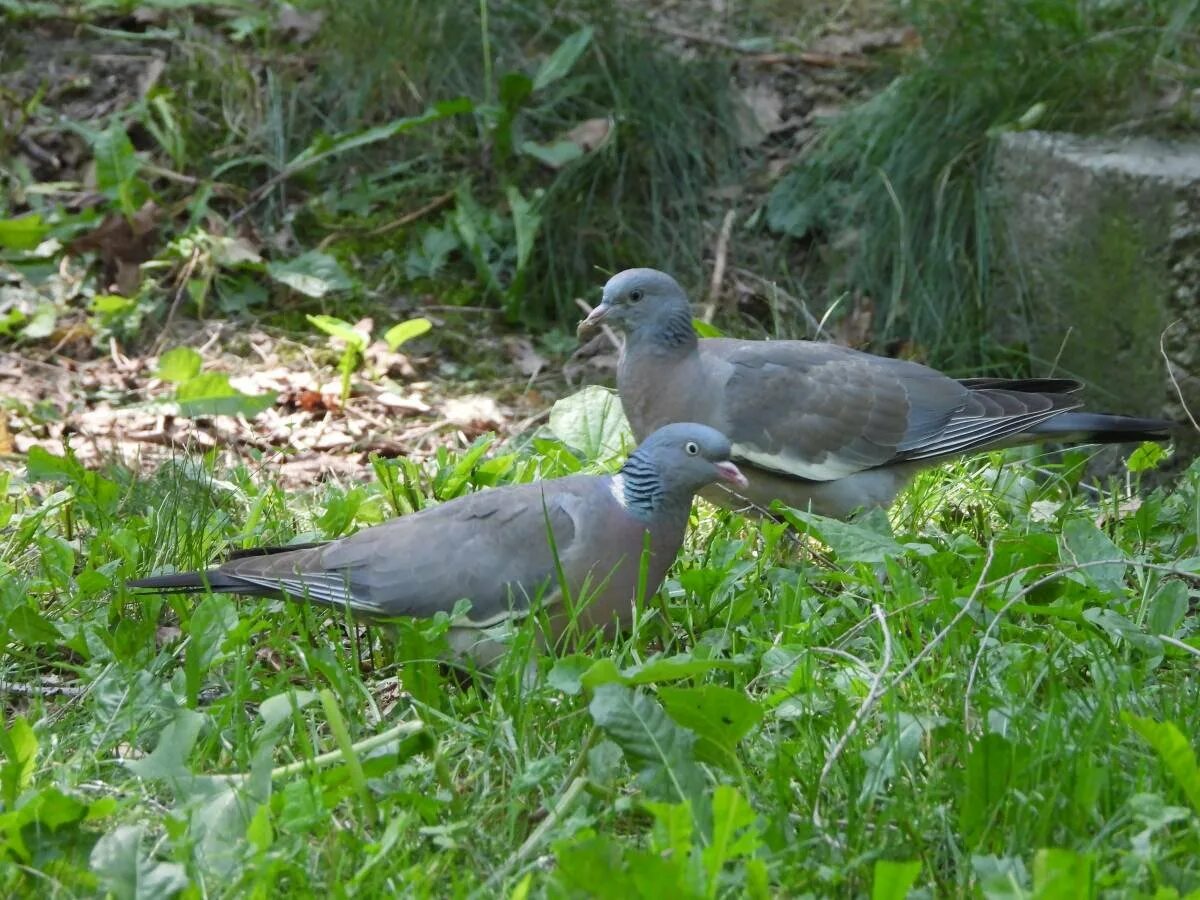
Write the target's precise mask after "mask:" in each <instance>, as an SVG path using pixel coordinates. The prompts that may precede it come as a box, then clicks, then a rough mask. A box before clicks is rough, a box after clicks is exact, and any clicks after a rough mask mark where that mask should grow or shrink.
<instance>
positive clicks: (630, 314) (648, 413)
mask: <svg viewBox="0 0 1200 900" xmlns="http://www.w3.org/2000/svg"><path fill="white" fill-rule="evenodd" d="M601 323H604V324H606V325H610V326H612V327H613V328H615V329H617V330H618V331H621V332H624V334H625V347H624V349H623V351H622V354H621V360H620V364H619V366H618V369H617V389H618V391H619V393H620V396H621V404H622V406H624V408H625V415H626V416H627V417H628V419H629V423H630V425H631V426H632V427H633V432H634V434H635V435H636V436H637V437H639V438H641V437H644V436H645V435H647V434H649V433H651V432H652V431H654V429H656V428H660V427H662V426H663V425H666V424H667V423H669V422H679V421H688V422H703V423H705V424H706V425H711V426H712V427H713V428H716V429H717V430H718V431H720V432H721V433H723V434H725V435H727V436H728V437H729V439H730V441H731V442H732V444H733V459H734V460H735V461H736V462H737V463H738V464H739V465H740V466H741V467H742V470H743V471H744V473H745V475H746V477H747V478H748V479H749V487H747V488H741V489H739V490H737V491H736V493H737V494H738V495H739V496H740V497H741V498H742V499H743V501H746V500H748V501H750V503H751V504H754V505H755V506H757V507H758V508H760V509H763V508H766V507H769V505H770V503H771V501H772V500H776V499H778V500H780V501H782V502H783V503H785V504H787V505H789V506H791V507H794V508H797V509H805V510H811V511H813V512H816V513H819V514H821V515H825V516H833V517H837V518H845V517H847V516H849V515H850V514H851V513H853V512H854V511H855V510H857V509H861V508H864V507H872V506H887V505H889V504H891V502H892V501H893V500H894V499H895V497H896V494H897V493H898V492H899V491H900V490H901V488H903V487H904V486H905V485H906V484H907V483H908V482H909V480H910V479H911V478H912V477H913V475H914V474H915V473H916V472H917V471H918V470H920V469H921V468H923V467H925V466H932V465H936V464H938V463H939V462H942V461H943V460H946V459H948V458H951V457H955V456H960V455H963V454H968V453H976V452H980V451H985V450H992V449H995V448H997V447H1006V446H1013V445H1016V444H1025V443H1034V442H1038V441H1045V440H1053V441H1071V442H1099V443H1118V442H1123V441H1145V440H1166V439H1168V437H1169V433H1170V429H1171V428H1172V427H1173V424H1172V423H1171V422H1167V421H1162V420H1159V419H1139V418H1131V417H1127V416H1114V415H1105V414H1101V413H1091V412H1077V411H1076V410H1078V409H1079V407H1080V406H1081V405H1082V401H1080V399H1079V398H1078V397H1077V396H1076V391H1078V390H1079V388H1080V387H1081V385H1080V384H1079V383H1078V382H1076V381H1071V380H1069V379H1063V378H1029V379H1020V380H1005V379H999V378H966V379H954V378H950V377H949V376H947V375H943V374H942V373H940V372H937V371H935V370H934V369H931V368H928V367H927V366H923V365H920V364H919V363H915V362H909V361H906V360H900V359H889V358H887V357H882V356H875V355H873V354H870V353H863V352H860V351H857V350H851V349H848V348H846V347H841V346H837V345H834V344H825V343H816V342H812V341H743V340H731V339H726V338H706V339H703V340H701V339H698V338H697V337H696V333H695V331H694V330H693V328H692V314H691V310H690V308H689V305H688V300H687V297H686V295H685V294H684V292H683V290H682V289H681V288H680V287H679V284H678V283H676V281H675V279H673V278H672V277H671V276H670V275H667V274H665V273H663V272H658V271H655V270H654V269H628V270H626V271H624V272H621V273H619V274H617V275H614V276H613V277H612V278H611V279H609V281H608V283H607V284H606V285H605V286H604V295H603V299H602V300H601V303H600V305H599V306H597V307H596V308H595V309H594V310H592V312H591V314H590V315H589V316H588V317H587V318H586V319H585V320H584V321H583V322H581V323H580V325H579V331H580V335H581V336H585V335H588V334H589V333H591V332H592V331H594V330H595V329H596V328H597V327H598V326H599V325H600V324H601ZM702 496H704V497H706V498H707V499H710V500H712V501H713V502H716V503H718V504H720V505H722V506H726V507H734V508H740V507H744V506H745V505H746V504H745V503H744V502H740V501H738V499H737V498H736V497H733V496H731V495H730V493H729V491H727V490H720V489H714V488H713V487H709V488H707V489H706V490H704V491H703V492H702Z"/></svg>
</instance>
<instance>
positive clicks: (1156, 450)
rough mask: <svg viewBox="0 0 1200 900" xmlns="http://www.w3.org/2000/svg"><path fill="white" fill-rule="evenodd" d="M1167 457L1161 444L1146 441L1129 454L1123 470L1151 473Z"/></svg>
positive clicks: (1166, 452)
mask: <svg viewBox="0 0 1200 900" xmlns="http://www.w3.org/2000/svg"><path fill="white" fill-rule="evenodd" d="M1168 456H1170V453H1169V452H1168V451H1167V448H1166V447H1164V446H1163V445H1162V444H1158V443H1155V442H1154V441H1146V442H1145V443H1143V444H1142V445H1141V446H1140V447H1138V448H1137V449H1136V450H1134V451H1133V452H1132V453H1130V454H1129V459H1127V460H1125V468H1127V469H1129V471H1130V472H1134V473H1137V472H1152V471H1154V470H1155V469H1157V468H1158V467H1159V466H1160V465H1162V464H1163V461H1164V460H1166V459H1167V457H1168Z"/></svg>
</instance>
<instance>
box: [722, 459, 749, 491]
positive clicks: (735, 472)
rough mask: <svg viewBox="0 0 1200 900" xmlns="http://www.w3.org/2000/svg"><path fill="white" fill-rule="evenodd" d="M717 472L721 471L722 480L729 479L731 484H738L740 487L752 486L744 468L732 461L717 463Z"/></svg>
mask: <svg viewBox="0 0 1200 900" xmlns="http://www.w3.org/2000/svg"><path fill="white" fill-rule="evenodd" d="M717 472H718V473H719V475H720V478H721V480H722V481H727V482H729V483H730V484H733V485H737V486H738V487H740V488H747V487H749V486H750V482H749V481H748V480H747V479H746V476H745V475H743V474H742V470H741V469H739V468H738V467H737V466H735V465H734V464H733V463H731V462H719V463H717Z"/></svg>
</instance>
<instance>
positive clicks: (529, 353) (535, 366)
mask: <svg viewBox="0 0 1200 900" xmlns="http://www.w3.org/2000/svg"><path fill="white" fill-rule="evenodd" d="M504 349H505V350H506V351H507V352H508V358H509V359H511V360H512V362H513V365H515V366H516V367H517V371H519V372H520V373H521V374H522V375H524V376H525V377H527V378H533V377H534V376H535V375H537V373H538V372H540V371H542V369H544V368H546V357H544V356H542V354H540V353H538V352H537V350H535V349H534V347H533V341H531V340H529V338H527V337H507V338H505V339H504Z"/></svg>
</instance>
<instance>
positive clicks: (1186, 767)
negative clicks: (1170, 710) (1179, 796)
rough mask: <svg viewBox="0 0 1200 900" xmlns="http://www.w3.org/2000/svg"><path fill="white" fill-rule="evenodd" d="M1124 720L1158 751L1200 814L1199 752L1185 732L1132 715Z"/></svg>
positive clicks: (1171, 724) (1127, 715)
mask: <svg viewBox="0 0 1200 900" xmlns="http://www.w3.org/2000/svg"><path fill="white" fill-rule="evenodd" d="M1121 718H1123V719H1124V720H1125V722H1126V724H1128V725H1129V727H1130V728H1132V729H1133V730H1134V731H1136V732H1137V733H1138V734H1139V735H1140V736H1141V738H1142V740H1144V741H1145V742H1146V743H1147V744H1149V745H1150V746H1151V747H1153V748H1154V750H1155V752H1156V753H1158V755H1159V757H1160V758H1161V759H1162V761H1163V763H1164V764H1165V765H1166V767H1167V771H1169V772H1170V773H1171V776H1172V777H1173V778H1174V779H1175V783H1176V784H1177V785H1179V787H1180V789H1181V790H1182V791H1183V793H1184V796H1185V797H1187V799H1188V802H1189V803H1191V804H1192V809H1194V810H1196V812H1197V813H1200V767H1197V765H1196V751H1195V750H1193V749H1192V745H1191V744H1190V743H1189V742H1188V739H1187V738H1186V737H1184V735H1183V732H1181V731H1180V730H1179V728H1178V727H1177V726H1176V725H1175V723H1174V722H1156V721H1154V719H1148V718H1142V717H1141V716H1133V715H1130V714H1129V713H1122V714H1121Z"/></svg>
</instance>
